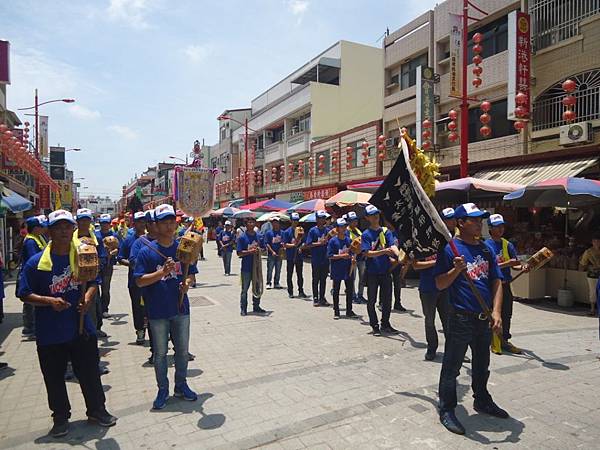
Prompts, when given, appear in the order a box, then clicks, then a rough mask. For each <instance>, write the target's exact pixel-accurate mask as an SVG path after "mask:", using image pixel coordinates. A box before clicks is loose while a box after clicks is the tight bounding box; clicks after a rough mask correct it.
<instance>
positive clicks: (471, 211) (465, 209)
mask: <svg viewBox="0 0 600 450" xmlns="http://www.w3.org/2000/svg"><path fill="white" fill-rule="evenodd" d="M489 216H490V213H489V212H487V211H482V210H481V209H479V208H478V207H477V205H476V204H475V203H463V204H462V205H460V206H459V207H458V208H456V209H455V210H454V218H455V219H463V218H465V217H481V218H483V219H486V218H488V217H489Z"/></svg>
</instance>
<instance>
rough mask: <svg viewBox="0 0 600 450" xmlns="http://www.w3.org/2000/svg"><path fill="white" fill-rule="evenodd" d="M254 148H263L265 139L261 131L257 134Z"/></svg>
mask: <svg viewBox="0 0 600 450" xmlns="http://www.w3.org/2000/svg"><path fill="white" fill-rule="evenodd" d="M256 141H257V142H256V148H257V149H258V150H264V148H265V139H264V135H263V134H262V133H260V134H259V135H258V139H257V140H256Z"/></svg>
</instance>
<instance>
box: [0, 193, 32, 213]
mask: <svg viewBox="0 0 600 450" xmlns="http://www.w3.org/2000/svg"><path fill="white" fill-rule="evenodd" d="M1 197H2V198H1V199H0V204H1V206H2V207H4V208H8V209H10V210H11V211H12V212H13V213H18V212H22V211H27V210H29V209H31V207H32V206H33V205H32V204H31V202H30V201H29V200H27V199H26V198H24V197H21V196H20V195H19V194H17V193H16V192H13V191H11V190H10V189H8V188H7V187H3V188H2V195H1Z"/></svg>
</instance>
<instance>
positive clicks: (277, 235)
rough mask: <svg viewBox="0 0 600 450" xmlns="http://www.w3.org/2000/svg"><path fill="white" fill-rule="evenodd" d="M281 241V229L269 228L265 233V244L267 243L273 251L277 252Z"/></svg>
mask: <svg viewBox="0 0 600 450" xmlns="http://www.w3.org/2000/svg"><path fill="white" fill-rule="evenodd" d="M282 243H283V237H282V231H281V230H277V231H275V230H269V231H267V232H266V233H265V244H269V245H270V246H271V248H272V249H273V251H274V252H275V253H279V249H280V248H281V244H282Z"/></svg>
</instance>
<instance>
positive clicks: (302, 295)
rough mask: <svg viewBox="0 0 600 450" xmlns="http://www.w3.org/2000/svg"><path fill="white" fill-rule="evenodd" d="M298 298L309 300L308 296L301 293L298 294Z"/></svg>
mask: <svg viewBox="0 0 600 450" xmlns="http://www.w3.org/2000/svg"><path fill="white" fill-rule="evenodd" d="M298 297H300V298H308V295H306V294H305V293H304V292H300V293H299V294H298Z"/></svg>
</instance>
